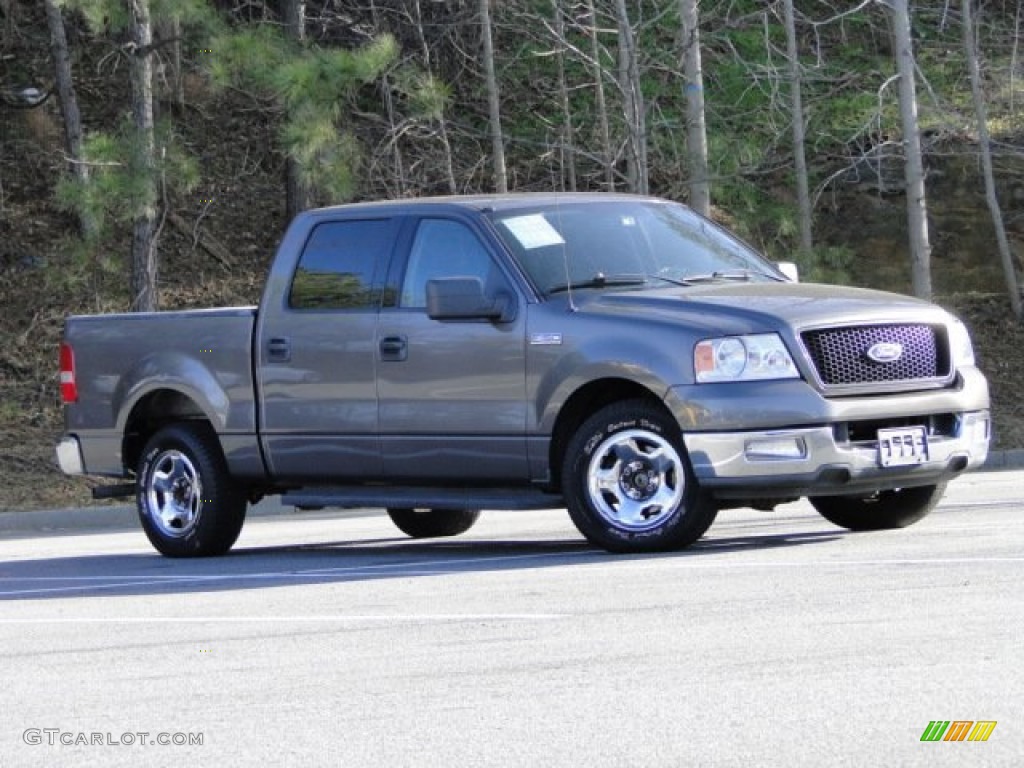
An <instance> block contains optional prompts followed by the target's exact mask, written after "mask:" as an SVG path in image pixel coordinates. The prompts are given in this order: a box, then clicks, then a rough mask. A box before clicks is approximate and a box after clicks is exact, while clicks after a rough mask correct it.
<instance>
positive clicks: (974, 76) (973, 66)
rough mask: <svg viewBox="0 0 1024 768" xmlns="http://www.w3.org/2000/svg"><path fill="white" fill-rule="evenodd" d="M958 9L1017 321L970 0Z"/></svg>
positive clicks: (988, 191) (988, 192) (988, 195)
mask: <svg viewBox="0 0 1024 768" xmlns="http://www.w3.org/2000/svg"><path fill="white" fill-rule="evenodd" d="M961 7H962V16H963V19H962V23H963V33H964V52H965V53H966V55H967V71H968V72H969V73H970V77H971V97H972V99H973V101H974V114H975V117H976V118H977V122H978V148H979V149H980V151H981V167H982V170H983V172H984V176H985V200H986V202H987V203H988V210H989V213H990V214H991V216H992V224H993V226H994V227H995V230H996V240H997V241H998V243H999V258H1000V260H1001V261H1002V265H1003V276H1004V278H1005V280H1006V290H1007V292H1008V293H1009V295H1010V308H1011V309H1012V310H1013V314H1014V317H1016V318H1017V319H1018V320H1020V319H1021V299H1020V287H1019V286H1018V284H1017V272H1016V270H1015V269H1014V266H1013V255H1012V254H1011V253H1010V243H1009V241H1008V240H1007V237H1006V227H1005V226H1004V225H1003V212H1002V209H1001V208H1000V207H999V198H998V197H997V196H996V182H995V175H994V174H993V172H992V141H991V139H990V137H989V133H988V114H987V112H988V110H987V109H986V107H985V99H984V96H983V95H982V92H981V73H980V72H979V67H978V47H977V44H976V43H975V39H974V23H973V17H974V11H973V10H972V9H971V0H961Z"/></svg>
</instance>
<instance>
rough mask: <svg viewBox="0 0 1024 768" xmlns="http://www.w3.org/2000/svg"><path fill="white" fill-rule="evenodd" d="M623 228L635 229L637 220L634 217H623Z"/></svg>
mask: <svg viewBox="0 0 1024 768" xmlns="http://www.w3.org/2000/svg"><path fill="white" fill-rule="evenodd" d="M622 226H624V227H635V226H636V219H635V218H633V217H632V216H623V217H622Z"/></svg>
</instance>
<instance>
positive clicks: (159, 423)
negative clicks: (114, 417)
mask: <svg viewBox="0 0 1024 768" xmlns="http://www.w3.org/2000/svg"><path fill="white" fill-rule="evenodd" d="M182 421H193V422H195V421H201V422H205V423H207V424H209V425H210V426H211V427H212V426H213V421H212V420H211V419H210V417H209V415H208V414H207V413H206V412H205V411H204V410H203V409H202V407H200V405H199V404H198V403H197V402H196V401H195V399H193V398H192V397H190V396H189V395H188V394H186V393H184V392H182V391H180V390H177V389H172V388H166V387H165V388H160V389H154V390H151V391H149V392H147V393H145V394H143V395H142V396H140V397H139V398H138V400H136V401H135V403H134V405H132V407H131V409H130V410H129V411H128V413H127V415H126V417H125V419H124V424H123V426H122V427H121V434H122V438H121V456H122V461H123V463H124V466H125V468H126V469H128V470H130V471H132V472H134V471H135V468H136V467H137V466H138V463H139V459H140V458H141V455H142V449H143V448H144V447H145V445H146V443H147V442H149V438H151V437H152V436H153V435H154V434H156V432H157V431H158V430H160V429H162V428H163V427H166V426H167V425H169V424H175V423H179V422H182Z"/></svg>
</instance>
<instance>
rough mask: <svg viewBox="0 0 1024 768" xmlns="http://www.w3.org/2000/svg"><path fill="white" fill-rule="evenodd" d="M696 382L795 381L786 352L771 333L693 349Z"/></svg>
mask: <svg viewBox="0 0 1024 768" xmlns="http://www.w3.org/2000/svg"><path fill="white" fill-rule="evenodd" d="M693 369H694V372H695V374H696V377H697V382H698V383H701V384H704V383H708V382H713V381H757V380H764V379H798V378H800V372H799V371H797V369H796V366H795V365H794V364H793V358H792V357H790V355H789V350H787V349H786V345H785V344H783V343H782V339H780V338H779V336H778V334H775V333H761V334H757V335H756V336H727V337H725V338H721V339H705V340H704V341H701V342H698V343H697V346H696V347H694V349H693Z"/></svg>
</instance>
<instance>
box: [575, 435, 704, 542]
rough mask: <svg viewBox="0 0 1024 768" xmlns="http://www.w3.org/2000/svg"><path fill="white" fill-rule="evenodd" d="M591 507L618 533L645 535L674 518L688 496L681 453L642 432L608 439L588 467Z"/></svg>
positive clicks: (657, 436)
mask: <svg viewBox="0 0 1024 768" xmlns="http://www.w3.org/2000/svg"><path fill="white" fill-rule="evenodd" d="M587 491H588V495H589V497H590V498H589V501H590V504H591V505H592V506H593V508H594V510H595V511H596V512H597V513H598V514H599V515H600V516H601V517H602V518H603V519H604V520H605V521H606V522H608V523H611V524H612V525H614V526H615V527H617V528H619V529H623V530H626V531H631V532H642V531H647V530H650V529H652V528H656V527H658V526H659V525H661V524H662V523H663V522H664V521H665V520H666V518H668V517H670V516H671V515H674V514H675V513H676V512H677V510H678V508H679V505H680V503H681V502H682V500H683V495H684V493H685V491H686V471H685V469H684V467H683V460H682V459H681V458H680V456H679V453H678V452H677V451H676V450H675V448H673V447H672V445H671V443H669V442H668V441H667V440H665V439H664V438H662V437H660V436H659V435H657V434H655V433H653V432H649V431H647V430H644V429H630V430H626V431H623V432H618V433H616V434H613V435H611V436H610V437H608V438H607V439H606V440H605V441H604V442H602V443H601V444H600V445H599V446H598V447H597V449H596V450H595V451H594V452H593V454H592V455H591V458H590V463H589V465H588V466H587Z"/></svg>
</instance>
